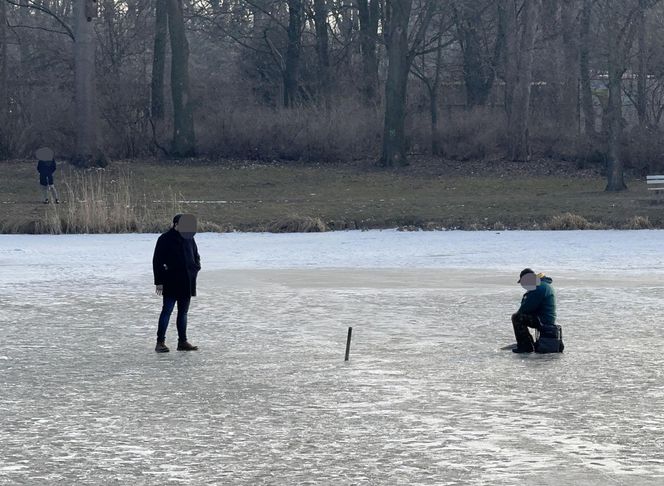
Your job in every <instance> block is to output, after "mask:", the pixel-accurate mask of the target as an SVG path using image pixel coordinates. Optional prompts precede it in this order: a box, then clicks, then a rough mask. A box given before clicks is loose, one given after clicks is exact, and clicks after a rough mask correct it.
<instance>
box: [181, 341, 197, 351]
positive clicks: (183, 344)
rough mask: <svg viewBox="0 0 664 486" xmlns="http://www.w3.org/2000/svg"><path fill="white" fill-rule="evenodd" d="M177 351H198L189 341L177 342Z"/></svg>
mask: <svg viewBox="0 0 664 486" xmlns="http://www.w3.org/2000/svg"><path fill="white" fill-rule="evenodd" d="M178 351H198V346H194V345H193V344H191V343H189V341H178Z"/></svg>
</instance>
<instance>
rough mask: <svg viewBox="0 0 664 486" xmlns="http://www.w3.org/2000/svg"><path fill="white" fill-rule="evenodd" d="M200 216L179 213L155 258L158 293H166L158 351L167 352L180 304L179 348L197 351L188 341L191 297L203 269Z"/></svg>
mask: <svg viewBox="0 0 664 486" xmlns="http://www.w3.org/2000/svg"><path fill="white" fill-rule="evenodd" d="M195 234H196V217H195V216H194V215H193V214H177V215H176V216H175V217H174V218H173V226H172V227H171V229H170V230H168V231H167V232H166V233H164V234H162V235H161V236H160V237H159V239H158V240H157V245H156V247H155V249H154V256H153V258H152V270H153V273H154V284H155V285H156V287H157V288H156V292H157V295H161V296H163V305H162V308H161V314H160V316H159V325H158V327H157V346H156V347H155V351H156V352H158V353H167V352H168V351H170V350H169V349H168V347H167V346H166V330H167V329H168V321H169V320H170V318H171V314H172V312H173V308H174V307H175V304H176V303H177V306H178V313H177V319H176V324H177V330H178V347H177V350H178V351H196V350H197V349H198V347H197V346H193V345H192V344H190V343H189V341H187V312H189V304H190V302H191V298H192V297H195V296H196V277H197V276H198V272H199V271H200V269H201V257H200V255H199V254H198V247H197V246H196V241H195V240H194V235H195Z"/></svg>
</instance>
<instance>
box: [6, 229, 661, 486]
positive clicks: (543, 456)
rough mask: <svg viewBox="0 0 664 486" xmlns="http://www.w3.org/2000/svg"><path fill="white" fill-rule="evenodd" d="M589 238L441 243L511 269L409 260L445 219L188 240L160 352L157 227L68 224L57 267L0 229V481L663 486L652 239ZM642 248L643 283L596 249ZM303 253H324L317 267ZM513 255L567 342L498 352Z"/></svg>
mask: <svg viewBox="0 0 664 486" xmlns="http://www.w3.org/2000/svg"><path fill="white" fill-rule="evenodd" d="M605 233H610V234H609V236H610V237H607V238H608V241H609V243H604V245H605V246H604V247H603V248H604V249H605V250H604V253H602V254H599V253H598V254H597V255H595V254H593V253H592V252H586V253H583V252H581V253H573V252H571V251H570V252H569V255H568V256H569V260H568V261H566V262H565V263H560V264H558V263H555V262H563V261H564V260H565V258H564V255H563V253H565V252H567V250H566V249H565V248H566V247H565V245H561V242H560V241H557V242H555V243H550V244H549V243H543V244H542V245H543V246H538V247H535V249H533V250H531V251H532V253H529V252H528V251H527V250H526V249H525V246H527V245H525V243H524V248H522V249H521V250H519V251H521V252H522V253H520V254H518V252H517V251H516V250H515V252H516V253H515V254H513V255H506V254H505V252H504V251H502V250H501V249H500V248H499V247H498V246H496V245H497V244H496V243H495V242H494V243H491V244H489V243H487V241H492V238H493V237H492V236H489V235H487V234H483V233H466V234H463V235H462V236H463V238H461V237H460V236H455V237H454V238H457V243H459V241H460V240H461V239H463V240H464V242H463V245H461V247H460V250H459V251H460V252H461V253H463V252H466V253H467V254H468V255H470V254H471V253H472V252H473V251H475V250H478V251H477V254H478V255H480V254H482V253H481V251H484V250H486V251H487V252H489V250H490V249H491V248H493V249H494V250H495V251H496V252H497V254H496V255H495V258H496V259H497V260H496V261H500V262H502V263H505V264H506V265H507V267H504V268H503V269H501V270H498V269H494V270H491V271H488V270H486V268H487V267H483V266H482V265H479V264H478V265H473V264H472V262H471V258H470V257H464V258H467V260H468V261H467V262H466V263H465V264H464V265H465V266H464V265H461V263H463V262H461V257H459V265H460V267H459V266H457V265H454V264H451V265H449V266H448V267H446V266H445V265H438V267H439V268H436V265H431V264H424V263H423V262H426V261H427V260H426V258H424V257H423V256H422V255H424V254H426V253H427V252H428V251H429V248H433V247H435V246H437V245H439V246H445V245H448V246H450V245H451V243H450V242H448V241H443V240H442V239H441V238H442V237H443V236H445V234H442V233H420V234H417V235H408V236H407V238H408V239H409V240H408V241H409V244H408V245H406V246H399V245H396V243H395V242H397V243H398V242H400V243H403V240H399V238H401V236H400V234H397V233H382V234H383V235H387V236H386V240H390V239H393V241H392V243H390V242H383V243H382V245H383V246H382V247H381V246H380V245H381V244H379V243H376V245H374V246H371V245H369V244H368V243H366V242H367V238H369V237H370V238H378V236H380V235H381V233H373V232H372V233H369V234H367V233H345V234H341V235H339V236H336V235H335V236H333V238H332V240H326V239H325V237H324V236H323V237H321V236H320V235H318V236H314V237H310V236H308V235H299V236H297V237H296V236H290V235H289V237H288V238H280V237H274V238H272V237H268V236H262V235H255V236H251V235H248V236H245V235H233V236H230V237H228V238H224V237H217V236H214V235H202V238H201V239H200V240H199V246H200V247H201V254H202V256H203V261H204V264H205V262H206V261H207V267H205V268H204V272H203V273H202V274H201V278H200V295H199V297H197V298H196V300H195V301H194V303H193V306H192V310H191V312H190V322H191V327H190V335H191V338H192V341H195V342H196V343H197V344H200V346H201V351H200V352H198V353H190V354H185V353H177V352H171V353H169V354H167V355H157V354H156V353H154V352H153V351H152V349H153V340H154V336H155V332H156V319H157V313H158V311H159V303H158V300H157V298H156V297H155V296H154V295H153V293H152V287H151V283H152V282H151V277H150V274H149V256H150V251H151V245H152V244H153V243H154V237H153V236H149V235H148V236H145V235H131V236H125V237H121V236H115V237H111V236H106V237H101V236H100V237H90V238H91V240H93V241H94V244H88V243H86V241H88V240H86V237H78V238H71V239H70V240H67V241H68V244H67V245H66V247H63V248H61V247H60V246H58V247H57V248H56V249H53V250H52V252H51V253H50V255H51V258H47V257H46V255H49V253H48V251H47V248H52V242H53V241H59V240H58V239H57V238H56V239H49V238H48V237H31V238H27V237H3V238H0V304H1V306H2V309H3V312H2V314H1V315H0V328H1V329H2V332H3V348H2V351H1V352H0V353H1V354H0V390H2V393H0V484H2V485H5V484H6V485H17V484H19V485H20V484H26V485H33V484H77V485H79V484H90V485H97V484H146V485H147V484H164V483H166V482H172V483H174V484H178V483H186V484H246V485H254V484H335V485H336V484H339V485H341V484H432V485H434V484H435V485H447V484H449V485H453V484H459V485H461V484H463V485H474V484H475V485H479V484H516V483H519V484H550V485H553V484H589V485H605V484H630V485H631V484H645V485H649V484H652V485H659V484H662V483H663V482H664V452H663V451H664V442H663V439H662V437H663V434H662V430H664V366H663V365H664V343H663V341H662V339H661V336H660V334H661V332H660V330H661V329H660V328H661V315H662V314H661V313H662V308H663V306H662V304H664V284H662V283H661V282H660V281H659V279H660V278H661V275H660V274H661V273H662V270H663V269H662V265H661V257H654V256H653V255H655V254H657V251H659V250H657V251H656V249H658V248H659V243H658V241H657V238H661V235H662V233H661V232H660V233H658V232H643V233H641V232H639V233H636V234H639V235H640V236H639V237H638V238H634V237H632V236H622V235H623V234H622V233H619V232H605ZM634 234H635V233H629V234H628V235H634ZM590 235H591V236H590V237H594V236H592V235H595V233H591V234H590ZM495 236H496V237H498V236H499V235H495ZM500 236H503V235H500ZM654 236H657V238H655V237H654ZM527 237H530V236H527ZM14 238H15V239H14ZM197 238H198V237H197ZM252 238H254V239H252ZM261 238H263V239H262V240H261ZM298 238H299V239H298ZM344 238H345V239H344ZM431 238H433V239H434V242H435V244H434V243H432V242H431ZM473 238H476V243H473ZM510 238H513V239H514V241H517V240H518V238H516V236H515V235H510ZM555 238H568V239H569V245H570V247H574V248H576V247H577V246H578V247H580V246H581V244H580V240H577V239H576V238H577V237H576V236H574V235H572V234H571V235H568V236H558V234H556V236H555ZM584 238H587V237H584ZM418 239H419V240H418ZM420 240H421V241H420ZM605 240H606V238H605ZM636 240H639V241H638V245H640V246H638V248H639V249H640V251H643V252H645V254H648V255H650V256H649V261H650V263H651V264H652V263H653V262H654V263H655V268H654V269H652V270H651V271H650V272H648V273H647V274H640V273H639V272H637V271H636V270H635V269H638V268H640V266H642V265H643V261H642V260H641V256H640V255H639V254H637V253H634V252H630V251H629V250H625V249H624V248H619V247H615V248H614V247H612V246H611V243H610V242H611V241H613V242H614V244H615V245H622V244H626V241H633V242H634V243H635V244H637V241H636ZM261 241H262V245H263V246H261V245H260V244H259V242H261ZM102 244H103V245H104V248H105V250H104V251H103V252H100V251H99V247H100V245H102ZM364 244H367V248H364V247H363V245H364ZM459 244H461V243H459ZM77 245H78V246H77ZM316 245H319V248H320V250H321V251H320V252H321V256H320V258H321V261H323V262H328V263H329V264H328V265H322V264H321V266H327V267H339V268H336V269H323V268H312V265H311V263H312V262H313V261H314V258H313V255H314V253H315V252H314V249H315V248H316ZM547 245H549V246H547ZM376 246H377V247H378V248H382V249H383V250H384V251H385V252H386V254H388V253H390V252H391V253H392V254H393V255H394V265H392V266H393V267H397V268H389V267H390V265H387V263H388V262H389V258H388V257H387V256H384V255H382V254H379V253H377V250H376V249H375V248H376ZM248 247H251V248H253V251H254V253H252V254H251V255H249V253H245V251H246V249H247V248H248ZM348 247H351V248H353V250H352V251H350V250H349V254H348V255H346V256H344V255H345V254H344V253H343V252H344V251H347V250H346V248H348ZM398 247H399V248H401V251H402V253H401V254H399V252H398V251H397V248H398ZM19 248H20V249H21V251H20V252H17V251H14V250H15V249H19ZM556 248H559V250H557V249H556ZM479 250H481V251H479ZM296 251H299V254H298V255H297V256H294V255H293V252H296ZM335 252H336V253H335ZM546 252H548V254H547V253H546ZM649 252H650V253H649ZM221 253H224V255H221ZM439 253H440V254H442V253H450V254H453V253H454V252H453V251H452V250H450V251H447V250H443V251H440V252H439ZM607 254H608V255H618V254H620V255H622V256H621V257H620V258H617V260H616V261H617V263H616V264H615V266H614V267H613V268H608V267H607V266H606V265H604V264H603V263H602V259H603V258H607V256H606V255H607ZM21 255H23V256H21ZM25 255H32V257H30V258H27V257H26V258H24V256H25ZM228 255H236V256H238V259H237V260H235V261H233V260H232V259H231V258H230V257H228ZM240 255H244V256H243V257H242V258H240ZM275 255H282V256H283V255H286V256H288V255H290V256H288V258H286V259H285V260H284V261H283V262H282V263H283V265H282V266H283V267H288V268H289V269H288V270H282V269H279V268H278V267H279V265H278V263H279V262H278V260H277V259H276V257H275ZM487 255H488V253H487ZM146 257H147V258H148V261H147V262H145V259H146ZM284 258H285V257H284ZM344 258H347V259H348V260H349V261H352V262H354V264H353V265H340V264H338V262H342V261H344ZM482 258H485V260H482ZM525 258H528V259H529V263H530V262H532V261H535V262H536V263H537V264H536V263H532V265H533V266H536V267H537V266H539V267H540V268H541V267H543V266H544V262H547V261H548V259H550V260H551V262H554V263H551V264H550V265H548V266H547V267H546V268H544V269H545V270H546V271H547V273H549V274H550V275H551V276H553V278H554V281H555V282H556V283H557V285H556V289H557V291H558V298H559V312H560V316H559V318H560V323H561V324H562V325H563V326H564V328H565V338H566V339H565V341H566V345H567V349H566V352H565V354H563V355H546V356H514V355H512V353H509V352H505V351H501V350H500V348H501V347H502V346H503V345H504V344H507V343H509V342H512V341H513V337H512V335H511V329H510V327H511V326H510V324H509V316H510V314H511V312H513V309H514V307H515V305H516V302H517V301H518V298H519V296H520V288H519V287H518V286H516V285H515V283H514V278H513V277H514V275H513V272H514V271H516V272H518V270H520V267H522V266H523V265H521V264H520V263H518V260H519V259H525ZM594 258H596V260H593V259H594ZM657 258H660V259H659V260H658V259H657ZM478 259H479V261H487V262H488V261H489V260H490V259H489V257H488V256H487V257H478ZM512 260H513V263H514V267H515V268H512V267H511V266H510V265H512ZM294 262H295V263H294ZM538 262H539V263H538ZM141 265H144V266H141ZM575 265H576V266H578V267H579V268H591V267H593V266H594V265H597V266H598V267H599V266H601V267H602V268H601V269H600V270H601V271H599V272H590V273H587V274H586V275H587V276H588V278H586V279H583V280H579V279H576V278H575V277H576V275H575V274H574V273H573V272H572V268H573V266H575ZM658 265H659V266H658ZM233 267H235V268H237V269H236V270H231V269H230V268H233ZM342 267H345V268H342ZM409 267H410V268H409ZM454 268H457V269H454ZM478 268H484V270H477V269H478ZM488 268H495V267H492V266H489V267H488ZM557 277H558V279H557ZM556 279H557V280H556ZM350 325H352V326H353V345H352V348H351V356H350V361H349V362H348V363H344V361H343V357H344V349H345V339H346V330H347V327H348V326H350ZM174 332H175V329H170V330H169V340H170V341H171V342H172V341H173V340H174V336H175V334H174Z"/></svg>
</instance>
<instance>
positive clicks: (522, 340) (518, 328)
mask: <svg viewBox="0 0 664 486" xmlns="http://www.w3.org/2000/svg"><path fill="white" fill-rule="evenodd" d="M512 327H514V337H516V344H517V347H518V348H519V349H521V350H524V351H530V352H532V351H534V350H535V344H534V342H533V336H532V334H530V331H529V330H528V328H529V327H531V328H533V329H537V330H538V331H539V330H541V329H542V324H540V321H539V318H538V317H537V316H534V315H530V314H521V313H518V312H517V313H516V314H512Z"/></svg>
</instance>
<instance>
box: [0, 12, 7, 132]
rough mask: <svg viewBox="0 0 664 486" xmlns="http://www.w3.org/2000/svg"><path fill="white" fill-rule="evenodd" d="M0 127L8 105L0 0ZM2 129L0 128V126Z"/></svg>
mask: <svg viewBox="0 0 664 486" xmlns="http://www.w3.org/2000/svg"><path fill="white" fill-rule="evenodd" d="M0 3H1V5H0V127H1V126H4V124H5V122H6V117H7V108H8V106H9V96H8V91H7V2H5V1H4V0H3V1H2V2H0ZM0 130H2V128H0Z"/></svg>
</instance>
